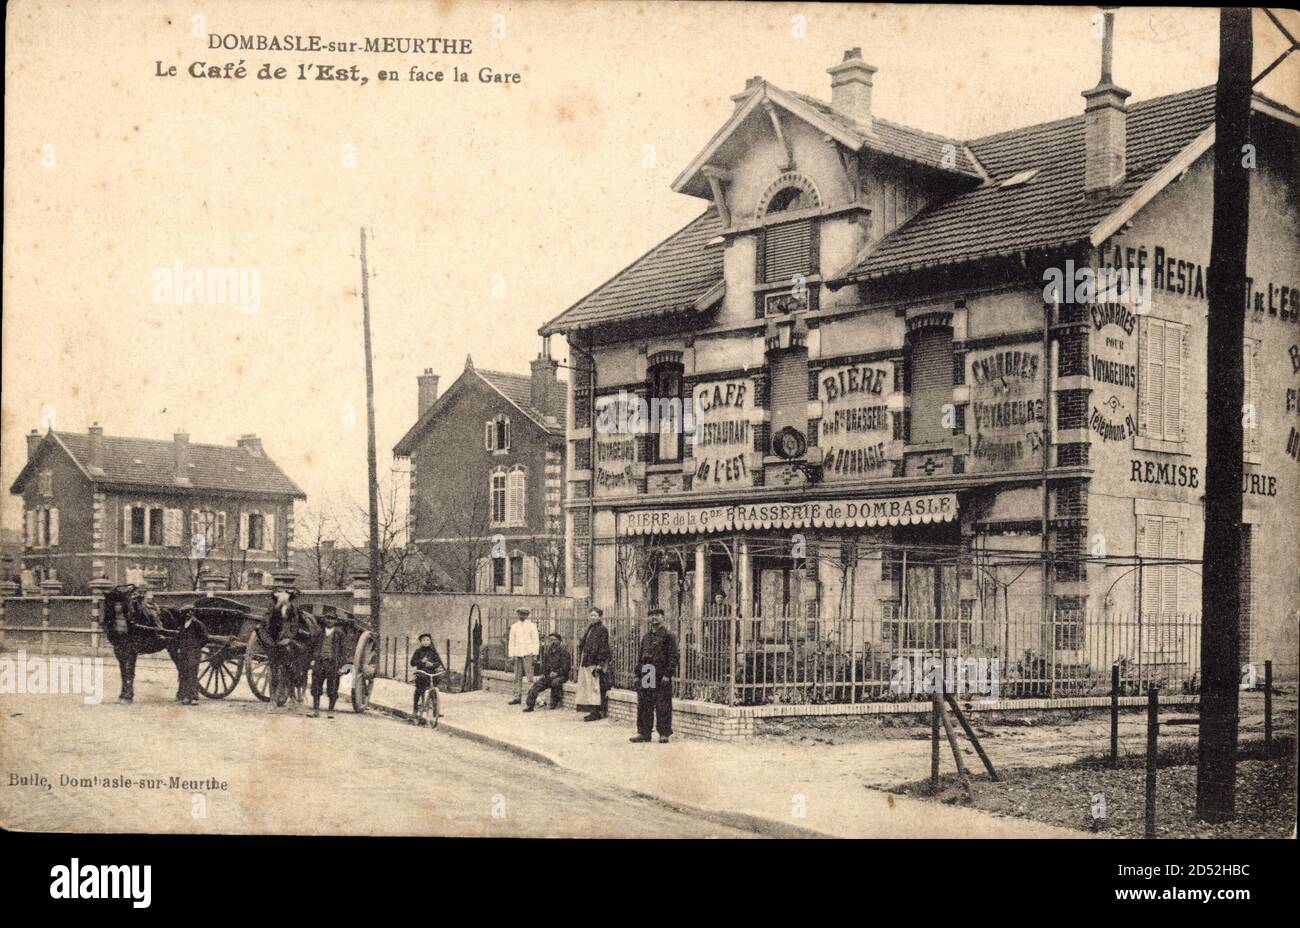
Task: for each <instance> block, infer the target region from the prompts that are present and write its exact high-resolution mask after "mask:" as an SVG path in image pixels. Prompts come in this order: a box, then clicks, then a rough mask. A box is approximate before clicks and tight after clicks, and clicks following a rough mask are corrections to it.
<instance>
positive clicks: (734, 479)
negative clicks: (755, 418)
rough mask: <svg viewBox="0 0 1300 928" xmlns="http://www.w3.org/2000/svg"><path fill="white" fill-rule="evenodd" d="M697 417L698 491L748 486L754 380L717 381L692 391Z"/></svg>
mask: <svg viewBox="0 0 1300 928" xmlns="http://www.w3.org/2000/svg"><path fill="white" fill-rule="evenodd" d="M691 402H692V409H693V410H694V415H693V417H692V419H693V423H694V431H693V432H692V433H691V435H690V438H689V440H690V441H691V443H692V446H693V449H694V450H693V451H692V452H691V453H692V455H693V460H694V462H695V466H694V471H695V482H694V487H695V489H700V490H702V489H706V488H709V487H722V486H748V485H750V484H752V483H753V476H752V475H751V474H750V472H749V455H750V453H751V452H752V451H753V448H754V431H753V424H752V423H751V422H750V417H751V415H752V414H753V411H754V381H753V380H750V379H738V380H717V381H710V382H705V383H699V384H696V385H695V387H694V388H692V390H691Z"/></svg>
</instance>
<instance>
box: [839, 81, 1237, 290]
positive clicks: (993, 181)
mask: <svg viewBox="0 0 1300 928" xmlns="http://www.w3.org/2000/svg"><path fill="white" fill-rule="evenodd" d="M1213 122H1214V88H1213V87H1202V88H1199V89H1197V90H1188V91H1184V92H1182V93H1176V94H1171V95H1169V96H1165V97H1156V98H1154V99H1151V100H1146V101H1143V102H1141V103H1135V104H1132V105H1131V106H1130V107H1129V115H1128V132H1127V147H1128V151H1127V173H1126V175H1125V178H1124V181H1123V182H1122V183H1120V184H1118V185H1116V187H1115V188H1114V189H1113V190H1111V191H1109V192H1108V193H1107V194H1106V195H1104V196H1092V197H1089V196H1085V195H1084V189H1083V169H1084V134H1083V130H1084V120H1083V116H1082V115H1079V116H1074V117H1071V118H1069V119H1062V120H1058V121H1056V122H1049V123H1043V124H1040V125H1036V126H1029V127H1027V128H1024V129H1014V130H1011V131H1009V132H1000V133H997V134H996V135H990V136H986V137H984V138H982V139H977V140H975V141H972V142H970V143H968V144H969V147H970V149H971V151H973V152H974V154H975V157H976V158H977V159H978V160H979V163H980V164H981V165H982V166H983V167H984V169H985V171H987V173H988V175H989V183H987V184H985V185H983V186H980V187H977V188H975V189H973V190H969V191H966V192H964V193H961V194H958V195H957V196H955V197H953V198H952V199H949V200H945V201H944V202H941V203H938V204H936V205H934V206H931V207H930V208H928V209H926V210H923V211H922V212H921V213H919V214H918V215H917V216H915V217H913V218H912V219H911V220H910V221H908V222H907V223H905V224H904V225H902V226H900V227H899V228H897V229H895V230H894V231H893V232H891V233H890V234H889V235H886V236H885V237H884V238H883V239H881V240H880V241H879V242H877V243H876V244H875V246H874V247H872V248H871V250H870V251H869V252H868V253H867V254H866V256H865V257H864V258H863V259H862V260H861V261H859V263H858V264H857V266H856V267H854V268H853V269H851V270H850V271H849V272H848V273H847V274H846V275H845V276H847V277H848V278H851V279H861V278H869V277H875V276H880V275H884V274H889V273H895V272H898V271H903V270H908V269H912V268H919V267H925V266H928V265H937V264H948V263H954V262H958V261H967V260H972V259H976V258H986V257H993V256H996V255H1007V254H1014V253H1017V252H1019V251H1022V250H1027V249H1032V248H1043V247H1052V246H1057V245H1064V244H1068V243H1072V242H1077V241H1080V240H1082V239H1084V238H1087V237H1088V235H1089V233H1090V232H1091V231H1092V229H1093V228H1094V227H1095V226H1096V225H1097V224H1098V223H1100V222H1101V221H1102V220H1103V219H1105V218H1106V216H1108V215H1109V214H1110V213H1112V212H1113V211H1114V210H1115V209H1116V208H1117V207H1118V206H1119V205H1120V204H1122V203H1123V202H1124V201H1125V200H1127V199H1128V198H1129V197H1130V196H1132V195H1133V193H1134V192H1135V191H1137V189H1138V188H1139V187H1141V186H1142V185H1143V184H1144V183H1146V182H1147V181H1148V180H1149V179H1150V178H1151V176H1152V175H1154V174H1155V173H1156V172H1157V171H1159V170H1160V168H1161V167H1163V166H1164V165H1165V164H1166V163H1168V162H1169V161H1171V160H1172V159H1173V158H1174V156H1175V155H1177V154H1178V153H1179V152H1180V151H1181V150H1182V149H1183V148H1185V147H1186V146H1187V145H1189V144H1190V143H1191V142H1192V141H1193V140H1194V139H1195V138H1196V137H1197V136H1198V135H1200V134H1201V133H1202V132H1203V131H1204V130H1205V129H1206V128H1208V127H1209V126H1210V125H1212V124H1213ZM1029 169H1037V173H1036V174H1035V175H1034V176H1033V177H1032V178H1031V179H1030V180H1029V182H1028V183H1025V184H1021V185H1018V186H1013V187H1007V188H1003V187H1001V186H1000V183H1001V182H1002V181H1004V180H1006V179H1007V178H1008V177H1011V176H1012V175H1013V174H1017V173H1020V172H1021V171H1025V170H1029Z"/></svg>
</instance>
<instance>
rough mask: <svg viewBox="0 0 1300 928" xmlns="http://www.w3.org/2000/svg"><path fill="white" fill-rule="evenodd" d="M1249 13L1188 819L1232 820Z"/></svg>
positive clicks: (1221, 303) (1232, 64) (1224, 72)
mask: <svg viewBox="0 0 1300 928" xmlns="http://www.w3.org/2000/svg"><path fill="white" fill-rule="evenodd" d="M1250 18H1251V11H1250V10H1249V9H1240V8H1227V7H1225V8H1223V9H1222V10H1220V12H1219V82H1218V91H1217V94H1216V96H1215V101H1214V132H1215V135H1214V218H1213V227H1212V236H1211V239H1210V280H1209V298H1210V316H1209V321H1208V335H1207V338H1206V357H1205V366H1206V402H1205V418H1206V445H1205V457H1206V462H1205V542H1204V548H1203V554H1202V562H1203V564H1204V567H1203V568H1202V580H1201V724H1200V751H1199V756H1198V759H1197V766H1196V815H1197V818H1199V819H1201V820H1202V821H1206V822H1226V821H1230V820H1231V819H1232V818H1233V814H1234V806H1235V792H1236V779H1237V724H1238V722H1237V688H1238V685H1239V682H1240V679H1241V668H1240V661H1241V643H1240V636H1239V628H1240V614H1241V508H1242V504H1241V477H1242V466H1241V464H1242V461H1241V458H1242V453H1243V448H1242V416H1243V409H1242V406H1243V403H1244V395H1243V394H1244V387H1243V382H1242V367H1243V364H1242V340H1243V339H1244V338H1245V334H1246V312H1247V305H1246V303H1247V301H1246V297H1247V294H1246V243H1247V237H1248V232H1249V228H1250V212H1249V197H1250V172H1249V169H1248V168H1247V167H1245V165H1244V164H1243V159H1244V151H1243V149H1244V147H1245V146H1246V145H1247V144H1248V142H1249V139H1250V99H1251V73H1250V72H1251V53H1252V40H1251V21H1250Z"/></svg>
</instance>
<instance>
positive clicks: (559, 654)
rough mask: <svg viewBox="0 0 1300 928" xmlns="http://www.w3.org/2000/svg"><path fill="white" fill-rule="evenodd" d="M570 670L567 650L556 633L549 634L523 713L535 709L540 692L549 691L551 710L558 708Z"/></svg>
mask: <svg viewBox="0 0 1300 928" xmlns="http://www.w3.org/2000/svg"><path fill="white" fill-rule="evenodd" d="M572 669H573V657H572V656H570V654H569V649H568V648H566V647H565V646H564V642H563V640H562V639H561V638H560V635H559V633H558V632H551V633H550V634H549V635H547V636H546V647H545V648H543V649H542V672H541V674H540V675H539V676H538V677H537V679H536V680H535V681H534V682H533V685H532V686H531V687H530V688H529V690H528V704H527V705H526V706H524V711H525V712H532V711H533V710H534V709H536V708H537V697H538V696H540V695H542V690H550V691H551V708H552V709H558V708H560V703H561V702H563V701H564V683H565V681H566V680H568V679H569V671H570V670H572Z"/></svg>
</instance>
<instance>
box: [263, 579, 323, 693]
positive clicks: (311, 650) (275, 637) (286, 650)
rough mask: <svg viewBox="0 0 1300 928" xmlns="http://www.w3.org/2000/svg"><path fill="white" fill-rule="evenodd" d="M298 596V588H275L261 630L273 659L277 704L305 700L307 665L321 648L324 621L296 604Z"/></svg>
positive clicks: (267, 649)
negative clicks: (318, 620)
mask: <svg viewBox="0 0 1300 928" xmlns="http://www.w3.org/2000/svg"><path fill="white" fill-rule="evenodd" d="M297 598H298V591H297V590H273V591H272V592H271V608H270V610H269V611H268V612H267V616H266V623H265V625H264V626H263V627H262V628H261V629H259V630H258V634H259V636H260V637H261V641H262V645H263V647H265V648H266V654H267V658H268V661H269V663H270V670H271V681H270V682H271V701H270V705H271V706H274V707H283V706H284V705H285V703H286V702H290V701H291V702H293V703H294V704H295V705H301V704H302V702H303V690H304V689H305V688H306V686H307V668H308V667H310V666H311V662H312V659H313V658H315V656H316V652H317V651H319V650H320V641H321V635H322V629H321V626H320V623H318V622H317V621H316V620H315V619H314V618H313V617H312V616H311V614H310V613H307V612H304V611H303V610H301V609H299V608H298V607H297V606H296V605H295V604H294V600H295V599H297Z"/></svg>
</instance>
